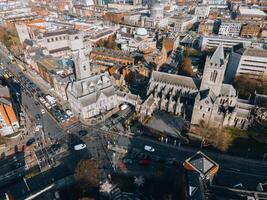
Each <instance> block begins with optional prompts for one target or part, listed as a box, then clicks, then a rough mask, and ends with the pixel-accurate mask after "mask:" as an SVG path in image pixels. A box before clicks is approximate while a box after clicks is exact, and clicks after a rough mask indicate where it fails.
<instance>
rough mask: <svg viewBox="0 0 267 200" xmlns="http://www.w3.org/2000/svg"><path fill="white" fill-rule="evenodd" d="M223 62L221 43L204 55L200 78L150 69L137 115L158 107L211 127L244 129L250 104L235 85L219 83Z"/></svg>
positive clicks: (225, 62) (249, 121) (221, 81)
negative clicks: (145, 98) (144, 93)
mask: <svg viewBox="0 0 267 200" xmlns="http://www.w3.org/2000/svg"><path fill="white" fill-rule="evenodd" d="M227 62H228V57H225V54H224V49H223V45H222V44H221V45H219V46H218V48H217V49H216V51H215V52H214V54H213V55H212V56H211V57H207V59H206V62H205V67H204V72H203V77H202V79H198V78H192V77H187V76H181V75H175V74H168V73H164V72H158V71H153V72H152V75H151V79H150V81H149V87H148V90H147V96H148V98H147V100H146V101H144V103H143V104H142V106H141V110H140V114H141V117H144V116H147V115H148V116H149V115H152V113H153V111H154V110H155V109H158V110H163V111H166V112H170V113H173V114H175V115H178V116H182V117H183V118H184V119H185V120H187V121H189V122H191V124H192V125H197V124H199V123H201V122H202V121H203V122H205V123H206V124H208V125H212V126H215V127H219V126H230V127H237V128H241V129H246V128H247V127H248V126H249V124H250V123H251V118H252V117H251V111H252V109H253V108H254V105H251V104H249V103H248V101H246V100H241V99H239V98H238V95H237V92H236V90H235V88H234V87H233V86H232V85H229V84H225V83H223V80H224V74H225V70H226V66H227Z"/></svg>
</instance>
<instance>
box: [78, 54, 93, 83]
mask: <svg viewBox="0 0 267 200" xmlns="http://www.w3.org/2000/svg"><path fill="white" fill-rule="evenodd" d="M84 51H85V50H84V49H79V51H78V52H77V53H76V54H75V55H74V64H75V77H76V81H78V80H82V79H85V78H88V77H89V76H91V72H92V70H91V66H90V62H89V57H88V56H86V55H85V54H84Z"/></svg>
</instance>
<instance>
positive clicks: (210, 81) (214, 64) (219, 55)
mask: <svg viewBox="0 0 267 200" xmlns="http://www.w3.org/2000/svg"><path fill="white" fill-rule="evenodd" d="M227 60H228V58H225V57H224V50H223V45H222V44H220V45H219V46H218V48H217V49H216V51H215V52H214V54H213V55H212V57H207V59H206V62H205V67H204V72H203V77H202V81H201V86H200V90H206V89H211V90H212V91H213V92H214V94H215V95H216V96H218V95H219V94H220V91H221V87H222V83H223V80H224V73H225V69H226V65H227Z"/></svg>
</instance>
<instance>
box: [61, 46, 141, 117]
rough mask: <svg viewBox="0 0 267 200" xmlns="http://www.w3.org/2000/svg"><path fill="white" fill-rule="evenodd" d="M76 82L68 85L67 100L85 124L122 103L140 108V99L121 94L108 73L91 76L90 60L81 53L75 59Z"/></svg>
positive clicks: (128, 94) (135, 96)
mask: <svg viewBox="0 0 267 200" xmlns="http://www.w3.org/2000/svg"><path fill="white" fill-rule="evenodd" d="M74 62H75V72H76V80H75V81H72V82H70V83H69V84H68V86H67V89H66V94H67V99H68V102H69V104H70V107H71V110H72V111H73V113H74V114H75V115H77V116H79V119H80V120H82V121H83V122H86V121H88V120H89V119H90V118H93V117H97V116H101V115H102V114H103V115H104V114H106V113H107V112H108V111H110V110H112V109H114V108H118V107H119V105H120V104H122V103H125V102H127V103H129V104H132V105H134V106H138V104H139V101H140V100H139V97H138V96H137V95H132V94H130V93H125V92H120V91H118V90H117V88H116V87H115V85H114V84H113V82H112V80H111V78H110V76H109V74H108V73H107V72H105V73H100V74H96V75H91V69H90V63H89V58H88V57H86V56H85V55H84V52H83V51H81V50H80V51H79V53H78V56H75V57H74Z"/></svg>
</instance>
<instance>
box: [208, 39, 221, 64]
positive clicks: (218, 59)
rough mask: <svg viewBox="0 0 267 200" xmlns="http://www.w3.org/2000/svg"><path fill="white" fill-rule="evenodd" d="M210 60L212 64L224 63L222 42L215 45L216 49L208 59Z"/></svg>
mask: <svg viewBox="0 0 267 200" xmlns="http://www.w3.org/2000/svg"><path fill="white" fill-rule="evenodd" d="M210 62H211V63H212V64H217V65H218V66H220V65H222V64H224V50H223V44H222V43H221V44H220V45H219V46H218V47H217V49H216V51H215V52H214V54H213V55H212V57H211V59H210Z"/></svg>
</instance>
